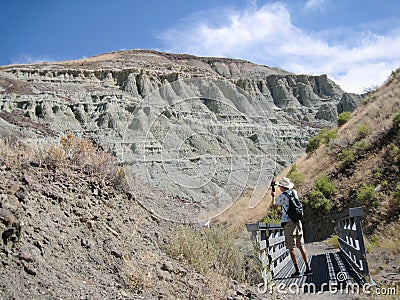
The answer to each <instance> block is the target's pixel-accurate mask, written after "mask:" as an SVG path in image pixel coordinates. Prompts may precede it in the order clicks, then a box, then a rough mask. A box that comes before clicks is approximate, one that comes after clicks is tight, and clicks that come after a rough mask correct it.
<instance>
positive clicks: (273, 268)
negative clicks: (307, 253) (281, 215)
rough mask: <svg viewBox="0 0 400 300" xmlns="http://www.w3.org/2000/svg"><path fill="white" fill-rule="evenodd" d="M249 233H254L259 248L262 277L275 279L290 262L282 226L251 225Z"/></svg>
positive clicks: (248, 227)
mask: <svg viewBox="0 0 400 300" xmlns="http://www.w3.org/2000/svg"><path fill="white" fill-rule="evenodd" d="M246 226H247V231H249V232H251V233H252V236H253V238H254V239H255V240H256V242H257V244H258V247H259V250H260V252H259V259H260V261H261V263H262V277H263V278H264V279H266V280H271V279H273V278H274V277H275V276H276V274H278V272H279V271H280V270H282V268H284V267H285V266H286V264H287V262H288V261H289V260H290V256H289V251H288V250H287V249H286V246H285V235H284V232H283V228H282V227H281V225H280V224H265V223H251V224H247V225H246Z"/></svg>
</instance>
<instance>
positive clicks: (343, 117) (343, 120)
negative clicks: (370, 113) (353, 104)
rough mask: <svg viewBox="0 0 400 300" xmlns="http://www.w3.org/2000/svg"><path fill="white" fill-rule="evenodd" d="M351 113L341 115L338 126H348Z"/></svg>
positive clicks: (345, 112) (346, 112)
mask: <svg viewBox="0 0 400 300" xmlns="http://www.w3.org/2000/svg"><path fill="white" fill-rule="evenodd" d="M350 115H351V112H349V111H344V112H342V113H341V114H339V117H338V120H337V124H338V126H342V125H344V124H346V122H347V121H348V120H349V119H350Z"/></svg>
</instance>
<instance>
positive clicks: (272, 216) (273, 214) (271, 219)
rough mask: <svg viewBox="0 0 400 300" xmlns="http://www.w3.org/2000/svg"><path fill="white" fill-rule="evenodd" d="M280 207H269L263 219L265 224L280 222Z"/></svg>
mask: <svg viewBox="0 0 400 300" xmlns="http://www.w3.org/2000/svg"><path fill="white" fill-rule="evenodd" d="M281 215H282V209H281V207H278V208H277V209H271V210H270V211H269V212H268V215H267V216H266V217H265V218H264V219H263V222H264V223H266V224H280V223H281Z"/></svg>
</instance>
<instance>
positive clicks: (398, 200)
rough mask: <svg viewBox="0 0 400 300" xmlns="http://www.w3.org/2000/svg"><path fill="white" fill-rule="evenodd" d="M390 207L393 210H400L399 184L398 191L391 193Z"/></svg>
mask: <svg viewBox="0 0 400 300" xmlns="http://www.w3.org/2000/svg"><path fill="white" fill-rule="evenodd" d="M389 205H390V207H391V208H392V209H393V210H398V209H399V208H400V184H398V185H397V186H396V189H395V190H394V191H393V192H392V193H391V198H390V199H389Z"/></svg>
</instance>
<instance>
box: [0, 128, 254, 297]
mask: <svg viewBox="0 0 400 300" xmlns="http://www.w3.org/2000/svg"><path fill="white" fill-rule="evenodd" d="M67 153H69V154H67ZM121 175H123V173H121V169H120V168H119V167H118V164H116V161H115V158H113V157H112V156H110V155H109V154H107V153H104V152H103V151H102V150H99V149H97V148H96V147H95V146H92V145H91V143H90V142H89V141H86V140H82V139H78V138H75V137H73V136H72V135H69V136H68V137H64V138H63V139H62V140H61V142H60V143H55V144H54V145H53V146H51V147H47V146H44V147H42V148H33V147H31V146H28V145H26V144H24V143H23V142H18V143H15V144H13V143H5V142H4V141H0V176H1V178H2V180H1V181H0V191H1V193H0V197H1V198H0V199H1V202H0V232H1V233H2V241H1V242H0V265H1V268H0V270H1V271H0V298H1V299H88V298H90V299H161V298H164V299H189V298H190V299H204V297H206V298H208V299H226V298H228V297H231V299H244V298H243V297H242V296H240V295H245V294H246V295H247V294H248V295H250V296H251V297H252V299H256V297H255V293H254V291H253V292H251V291H249V290H246V286H242V285H241V284H240V283H238V282H237V281H234V280H232V279H231V278H229V277H228V276H223V275H221V274H220V272H219V271H218V266H211V265H207V268H208V269H207V272H199V268H195V267H194V266H193V264H189V263H188V261H186V260H184V259H182V258H181V257H178V255H171V254H167V253H169V252H171V251H168V249H169V248H168V245H169V244H170V243H171V241H173V240H174V236H175V231H176V230H177V228H179V224H176V223H173V222H169V221H165V220H163V219H160V218H157V217H156V216H154V215H153V214H151V213H149V212H148V211H147V210H146V209H145V208H144V207H143V206H141V205H140V203H139V202H138V201H137V199H135V197H134V196H133V195H132V192H130V191H129V190H128V188H127V186H126V182H125V179H124V176H121ZM191 230H192V231H193V228H192V229H191ZM193 232H196V231H193ZM225 238H226V236H225ZM189 242H190V241H189ZM196 242H199V241H196ZM224 243H225V245H227V241H226V240H225V241H224ZM227 251H229V250H228V249H227ZM225 253H229V252H225ZM216 263H218V260H217V261H216ZM242 282H243V281H242ZM250 296H249V297H250Z"/></svg>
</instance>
